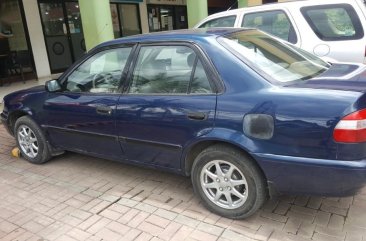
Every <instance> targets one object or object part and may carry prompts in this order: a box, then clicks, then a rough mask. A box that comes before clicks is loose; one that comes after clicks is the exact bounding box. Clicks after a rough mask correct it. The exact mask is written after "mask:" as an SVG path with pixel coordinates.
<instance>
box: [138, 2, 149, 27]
mask: <svg viewBox="0 0 366 241" xmlns="http://www.w3.org/2000/svg"><path fill="white" fill-rule="evenodd" d="M139 10H140V23H141V31H142V33H148V32H149V19H148V16H147V6H146V0H144V2H142V3H139Z"/></svg>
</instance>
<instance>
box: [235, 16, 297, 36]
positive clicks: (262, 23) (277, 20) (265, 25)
mask: <svg viewBox="0 0 366 241" xmlns="http://www.w3.org/2000/svg"><path fill="white" fill-rule="evenodd" d="M242 27H247V28H257V29H260V30H262V31H264V32H267V33H269V34H272V35H274V36H276V37H279V38H281V39H283V40H286V41H288V42H290V43H296V42H297V36H296V33H295V30H294V28H293V26H292V24H291V22H290V20H289V18H288V17H287V14H286V13H285V12H283V11H280V10H275V11H265V12H257V13H247V14H245V16H244V18H243V23H242Z"/></svg>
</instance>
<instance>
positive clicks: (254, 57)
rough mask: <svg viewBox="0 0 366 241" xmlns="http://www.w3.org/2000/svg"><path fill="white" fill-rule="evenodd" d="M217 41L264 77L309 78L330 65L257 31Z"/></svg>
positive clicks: (287, 80)
mask: <svg viewBox="0 0 366 241" xmlns="http://www.w3.org/2000/svg"><path fill="white" fill-rule="evenodd" d="M219 42H220V43H221V44H222V45H223V46H224V47H226V48H228V49H229V50H230V51H231V52H233V53H234V54H235V55H236V56H238V57H239V58H241V59H243V60H244V61H245V62H246V63H248V64H249V65H250V66H251V67H252V68H254V70H256V71H257V72H259V73H263V74H264V75H266V76H264V77H267V79H275V80H276V81H279V82H290V81H296V80H306V79H310V78H313V77H314V76H317V75H319V74H321V73H323V72H324V71H326V70H327V69H328V68H329V67H330V65H329V64H327V63H326V62H324V61H323V60H321V59H319V58H318V57H316V56H313V55H312V54H310V53H308V52H305V51H304V50H299V49H298V48H296V47H293V46H291V47H290V46H288V45H287V44H285V43H282V42H280V41H278V40H276V39H275V38H272V37H270V36H268V35H266V34H264V33H262V32H259V31H257V30H246V31H240V32H236V33H232V34H229V35H226V36H224V37H220V38H219Z"/></svg>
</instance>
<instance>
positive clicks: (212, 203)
mask: <svg viewBox="0 0 366 241" xmlns="http://www.w3.org/2000/svg"><path fill="white" fill-rule="evenodd" d="M192 183H193V188H194V190H195V192H196V193H197V194H198V195H199V196H200V197H201V199H202V200H203V203H204V204H205V206H206V207H207V208H208V209H209V210H211V211H213V212H215V213H217V214H219V215H221V216H224V217H227V218H234V219H241V218H246V217H249V216H250V215H252V214H253V213H254V212H256V211H257V210H258V209H259V208H260V207H261V206H262V205H263V203H264V202H265V200H266V198H267V189H266V183H265V179H264V177H263V174H262V172H261V171H260V170H259V168H258V166H257V165H256V164H255V163H254V162H253V160H252V159H250V158H248V157H247V156H246V155H244V154H243V153H241V152H239V151H237V150H236V149H234V148H231V147H229V146H226V145H215V146H211V147H209V148H207V149H205V150H204V151H203V152H201V153H200V154H199V155H198V156H197V157H196V159H195V162H194V164H193V168H192Z"/></svg>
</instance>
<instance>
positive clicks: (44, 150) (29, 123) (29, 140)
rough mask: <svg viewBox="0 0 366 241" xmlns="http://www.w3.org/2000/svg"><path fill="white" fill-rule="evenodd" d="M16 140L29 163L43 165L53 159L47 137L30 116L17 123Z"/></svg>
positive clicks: (21, 118) (20, 119)
mask: <svg viewBox="0 0 366 241" xmlns="http://www.w3.org/2000/svg"><path fill="white" fill-rule="evenodd" d="M15 138H16V141H17V144H18V147H19V150H20V152H21V153H22V156H23V157H24V158H25V159H26V160H28V161H29V162H32V163H36V164H41V163H44V162H46V161H48V160H49V159H50V158H51V154H50V150H49V148H48V145H47V141H46V138H45V136H44V135H43V133H42V131H41V129H40V128H39V126H38V125H37V124H36V123H35V122H34V121H33V120H32V119H31V118H29V117H28V116H23V117H20V118H19V119H18V120H17V121H16V122H15Z"/></svg>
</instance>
